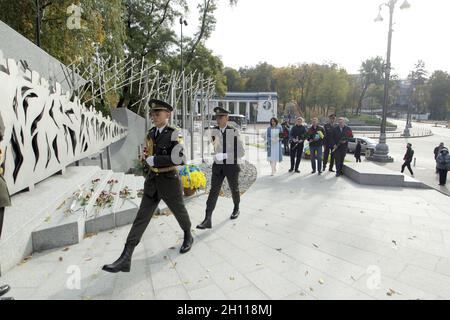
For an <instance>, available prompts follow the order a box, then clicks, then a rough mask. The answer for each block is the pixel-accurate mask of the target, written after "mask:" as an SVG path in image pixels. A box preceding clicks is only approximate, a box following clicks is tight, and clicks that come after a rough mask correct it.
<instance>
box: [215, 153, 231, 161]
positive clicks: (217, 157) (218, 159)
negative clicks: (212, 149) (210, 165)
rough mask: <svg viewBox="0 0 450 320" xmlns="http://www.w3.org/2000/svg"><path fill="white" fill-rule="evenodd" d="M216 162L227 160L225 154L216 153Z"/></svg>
mask: <svg viewBox="0 0 450 320" xmlns="http://www.w3.org/2000/svg"><path fill="white" fill-rule="evenodd" d="M215 158H216V161H219V162H220V161H223V160H226V159H227V158H228V156H227V154H226V153H218V154H216V155H215Z"/></svg>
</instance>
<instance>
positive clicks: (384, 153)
mask: <svg viewBox="0 0 450 320" xmlns="http://www.w3.org/2000/svg"><path fill="white" fill-rule="evenodd" d="M397 2H398V0H391V1H389V2H387V3H383V4H381V5H380V11H379V13H378V16H377V17H376V19H375V22H382V21H383V17H382V16H381V9H382V7H383V6H386V7H388V8H389V33H388V48H387V56H386V66H385V77H384V101H383V117H382V120H381V129H380V140H379V143H378V144H377V146H376V148H375V152H374V154H373V156H371V157H369V160H372V161H376V162H393V161H394V159H393V158H392V157H390V156H389V146H388V145H387V143H386V123H387V120H386V119H387V109H388V105H389V81H390V75H391V45H392V33H393V29H392V25H393V17H394V9H395V6H396V4H397ZM409 7H410V4H409V3H408V1H407V0H405V1H404V2H403V4H402V5H401V6H400V9H402V10H404V9H408V8H409Z"/></svg>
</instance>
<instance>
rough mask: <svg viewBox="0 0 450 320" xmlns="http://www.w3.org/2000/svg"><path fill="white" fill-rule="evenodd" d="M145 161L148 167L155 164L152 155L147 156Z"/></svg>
mask: <svg viewBox="0 0 450 320" xmlns="http://www.w3.org/2000/svg"><path fill="white" fill-rule="evenodd" d="M146 161H147V163H148V165H149V166H150V167H154V166H155V157H154V156H151V157H148V158H147V160H146Z"/></svg>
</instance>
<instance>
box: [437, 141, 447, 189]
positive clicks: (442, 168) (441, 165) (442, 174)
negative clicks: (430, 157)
mask: <svg viewBox="0 0 450 320" xmlns="http://www.w3.org/2000/svg"><path fill="white" fill-rule="evenodd" d="M436 167H437V168H438V170H439V185H440V186H445V185H446V184H447V173H448V171H449V170H450V154H449V153H448V149H447V148H445V147H443V148H442V150H441V151H440V152H439V155H438V156H437V158H436Z"/></svg>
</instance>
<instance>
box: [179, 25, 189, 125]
mask: <svg viewBox="0 0 450 320" xmlns="http://www.w3.org/2000/svg"><path fill="white" fill-rule="evenodd" d="M183 25H185V26H187V25H188V24H187V22H186V20H184V19H183V17H180V26H181V42H180V49H181V83H182V89H181V90H182V98H181V100H182V102H181V104H182V128H183V129H186V114H187V110H186V109H187V108H186V81H185V78H184V59H183Z"/></svg>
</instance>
